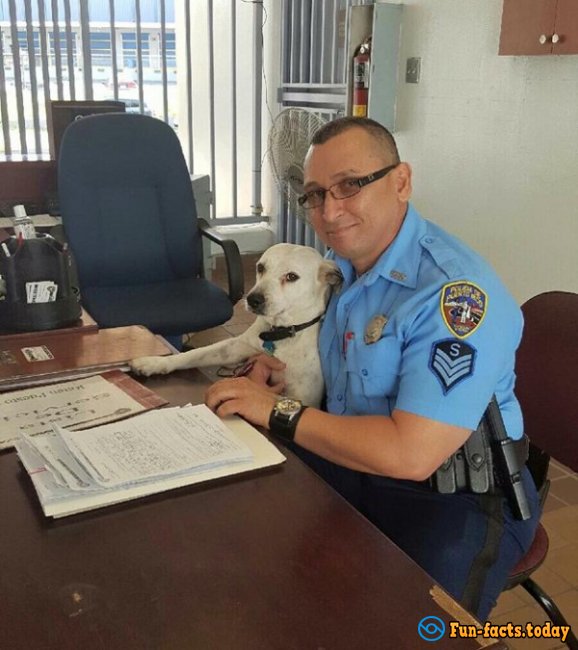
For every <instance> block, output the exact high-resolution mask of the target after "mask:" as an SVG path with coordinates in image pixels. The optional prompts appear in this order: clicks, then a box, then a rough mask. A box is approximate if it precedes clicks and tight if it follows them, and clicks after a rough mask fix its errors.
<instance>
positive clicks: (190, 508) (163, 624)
mask: <svg viewBox="0 0 578 650" xmlns="http://www.w3.org/2000/svg"><path fill="white" fill-rule="evenodd" d="M205 384H206V379H204V377H203V376H202V375H201V374H200V373H197V372H194V371H189V372H183V373H175V374H174V375H171V376H169V377H168V378H153V379H149V380H146V385H147V386H149V387H150V388H152V389H153V390H156V391H157V392H158V393H160V394H161V395H163V396H164V397H167V398H168V399H170V400H171V402H172V403H173V404H184V403H186V402H188V401H192V402H198V401H200V399H201V395H202V390H203V386H204V385H205ZM284 453H286V455H287V456H288V459H287V462H286V463H285V464H284V465H282V466H281V467H279V468H276V469H272V470H268V471H264V472H261V473H258V474H252V475H248V476H245V477H241V478H233V477H232V478H229V479H226V480H222V481H216V482H212V483H210V484H203V485H199V486H191V487H188V488H183V489H181V490H178V491H175V492H172V493H170V494H164V495H157V496H155V497H150V498H147V499H143V500H140V501H134V502H131V503H129V504H125V505H121V506H115V507H111V508H105V509H103V510H100V511H96V512H92V513H87V514H85V515H77V516H75V517H70V518H66V519H63V520H58V521H51V520H47V519H45V518H44V517H43V515H42V513H41V510H40V507H39V505H38V502H37V499H36V495H35V493H34V492H33V489H32V486H31V484H30V481H29V479H28V477H27V476H26V475H25V474H24V472H23V471H22V469H21V467H20V466H19V463H18V460H17V457H16V454H14V453H4V454H0V603H1V608H2V611H1V616H2V625H0V648H3V649H4V648H5V649H6V650H19V649H26V650H30V649H34V650H36V649H40V648H42V650H47V649H56V648H58V649H59V650H60V649H62V650H64V649H74V650H78V649H79V648H82V650H93V649H95V650H96V649H99V650H100V649H106V650H116V649H119V650H120V649H122V650H132V649H138V650H148V649H151V650H153V649H154V650H181V649H182V650H196V649H199V650H209V649H210V650H213V649H215V650H228V649H229V648H230V649H235V650H257V649H260V648H262V649H263V650H276V649H278V648H283V649H285V648H287V649H289V648H292V649H293V648H294V649H295V650H303V649H306V648H312V649H317V648H326V649H327V650H330V649H331V650H339V649H344V650H352V649H358V648H359V649H363V650H371V649H373V648H376V649H380V650H381V649H384V648H385V649H388V648H392V649H393V648H394V649H396V650H400V649H408V650H410V649H411V650H415V649H416V648H427V647H430V648H431V647H435V648H436V650H437V649H449V650H460V649H472V650H473V649H475V648H479V647H480V643H479V641H478V640H476V639H461V640H460V639H448V638H447V635H446V637H444V638H442V639H441V640H440V641H438V642H437V643H434V644H431V643H427V642H425V641H423V640H422V639H421V638H420V637H419V636H418V633H417V625H418V622H419V621H420V620H421V619H422V618H423V617H425V616H432V615H433V616H439V617H440V618H441V619H443V620H444V621H445V622H446V625H447V623H448V622H449V621H451V620H454V619H455V616H456V614H455V612H454V611H450V612H448V611H446V609H444V608H443V607H441V606H440V605H439V604H438V602H436V601H435V600H434V598H433V597H432V595H431V594H430V591H431V590H432V588H433V587H434V583H433V581H432V580H431V578H429V577H428V576H427V575H426V574H425V573H424V572H423V571H422V570H421V569H420V568H418V567H417V566H416V565H415V564H414V563H413V562H412V561H411V560H410V559H409V558H407V557H406V556H405V555H404V554H403V553H402V552H401V551H400V550H399V549H398V548H397V547H396V546H394V545H393V544H392V543H391V542H390V541H389V540H388V539H387V538H386V537H385V536H383V535H382V534H381V533H380V532H378V531H377V530H376V529H375V528H374V527H373V526H372V525H371V524H369V523H368V522H367V521H366V520H365V519H364V518H363V517H362V516H361V515H359V514H358V513H357V512H356V511H355V510H354V509H353V508H351V507H350V506H349V504H347V503H346V502H345V501H344V500H343V499H341V497H339V496H338V495H337V494H336V493H335V492H334V491H333V490H332V489H331V488H329V487H328V486H327V485H326V484H325V483H323V482H322V481H321V480H320V479H319V478H318V477H317V476H316V475H315V474H313V473H312V472H311V471H310V470H309V469H308V468H307V467H306V466H305V465H303V464H302V463H301V461H300V460H299V459H297V458H296V457H294V456H293V455H291V454H290V453H289V452H287V450H285V452H284ZM446 598H447V597H446ZM452 606H453V607H455V604H453V601H451V600H450V599H448V600H447V608H448V609H450V610H451V607H452ZM455 611H459V610H455ZM491 647H493V648H504V647H506V646H505V645H503V644H495V645H493V646H491Z"/></svg>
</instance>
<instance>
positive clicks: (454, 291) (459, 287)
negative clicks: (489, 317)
mask: <svg viewBox="0 0 578 650" xmlns="http://www.w3.org/2000/svg"><path fill="white" fill-rule="evenodd" d="M487 305H488V296H487V295H486V293H485V292H484V291H483V290H482V289H480V287H478V286H476V285H475V284H473V283H472V282H466V281H460V282H450V283H449V284H446V285H444V286H443V288H442V295H441V304H440V309H441V312H442V318H443V319H444V323H445V324H446V325H447V327H448V329H449V330H450V332H452V333H453V334H455V335H456V336H457V337H458V338H460V339H465V338H466V336H469V335H470V334H472V333H473V332H474V331H475V330H476V329H477V328H478V327H479V326H480V323H481V322H482V321H483V320H484V316H485V314H486V308H487Z"/></svg>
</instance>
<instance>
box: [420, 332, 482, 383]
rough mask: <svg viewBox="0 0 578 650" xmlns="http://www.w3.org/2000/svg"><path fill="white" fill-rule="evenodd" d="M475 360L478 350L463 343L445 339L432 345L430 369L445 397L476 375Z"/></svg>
mask: <svg viewBox="0 0 578 650" xmlns="http://www.w3.org/2000/svg"><path fill="white" fill-rule="evenodd" d="M475 360H476V349H475V348H474V347H473V346H472V345H468V344H467V343H464V342H463V341H457V340H456V339H443V340H441V341H436V342H435V343H434V344H433V345H432V349H431V356H430V361H429V367H430V370H431V371H432V372H433V374H434V375H435V376H436V377H437V379H438V381H439V382H440V384H441V387H442V389H443V391H444V395H445V394H446V393H448V392H449V391H450V390H451V389H452V388H454V387H455V386H456V385H457V384H459V382H460V381H462V380H464V379H467V378H468V377H471V376H472V375H473V374H474V365H475Z"/></svg>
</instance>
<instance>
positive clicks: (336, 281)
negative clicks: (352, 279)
mask: <svg viewBox="0 0 578 650" xmlns="http://www.w3.org/2000/svg"><path fill="white" fill-rule="evenodd" d="M319 281H320V282H322V283H323V284H326V285H328V286H330V287H331V288H332V289H333V291H336V292H337V291H339V290H340V289H341V285H342V284H343V276H342V275H341V271H340V270H339V267H338V266H337V264H336V263H335V262H332V261H331V260H323V262H321V264H320V265H319Z"/></svg>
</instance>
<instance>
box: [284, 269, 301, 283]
mask: <svg viewBox="0 0 578 650" xmlns="http://www.w3.org/2000/svg"><path fill="white" fill-rule="evenodd" d="M285 280H287V282H297V280H299V276H298V275H297V273H293V272H292V271H291V272H289V273H287V275H286V276H285Z"/></svg>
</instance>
